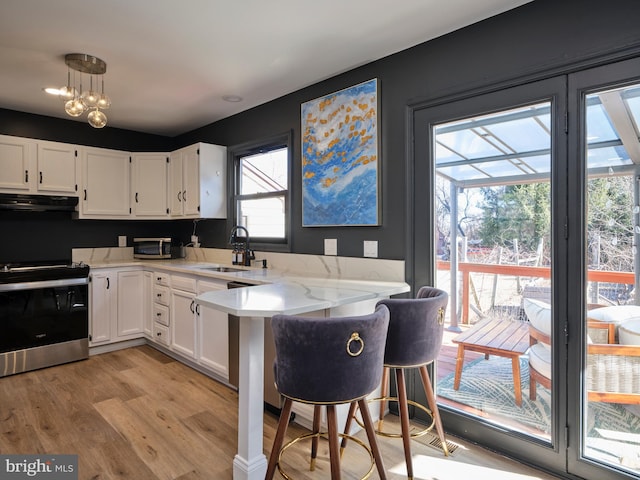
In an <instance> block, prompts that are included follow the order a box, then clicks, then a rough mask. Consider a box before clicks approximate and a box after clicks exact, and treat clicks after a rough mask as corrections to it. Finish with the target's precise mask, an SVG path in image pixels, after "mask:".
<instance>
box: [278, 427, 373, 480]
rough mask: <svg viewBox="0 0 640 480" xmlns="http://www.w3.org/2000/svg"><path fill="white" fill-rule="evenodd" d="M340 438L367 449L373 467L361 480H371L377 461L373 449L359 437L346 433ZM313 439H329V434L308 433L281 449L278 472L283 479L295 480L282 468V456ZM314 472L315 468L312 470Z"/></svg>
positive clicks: (340, 435)
mask: <svg viewBox="0 0 640 480" xmlns="http://www.w3.org/2000/svg"><path fill="white" fill-rule="evenodd" d="M338 436H339V437H340V438H347V439H349V440H353V441H354V442H356V443H357V444H358V445H360V446H361V447H362V448H364V449H365V451H366V452H367V453H368V454H369V459H370V461H371V465H370V466H369V470H368V471H367V473H365V474H364V476H363V477H361V478H360V480H366V479H367V478H369V477H370V476H371V474H372V473H373V469H374V467H375V464H376V462H375V459H374V458H373V452H372V451H371V448H369V446H367V444H365V443H364V442H363V441H362V440H360V439H359V438H357V437H354V436H353V435H347V434H344V433H339V434H338ZM313 437H318V438H319V437H323V438H328V437H327V433H326V432H319V433H306V434H304V435H300V436H299V437H296V438H294V439H293V440H291V441H289V442H287V443H286V444H285V445H284V446H283V447H282V448H281V449H280V453H279V454H278V463H277V467H278V472H280V475H282V477H283V478H285V479H286V480H293V478H292V477H291V476H289V474H287V473H286V472H285V471H284V469H283V468H282V467H281V466H280V463H281V460H282V456H283V455H284V452H285V451H286V450H287V449H288V448H289V447H292V446H293V445H295V444H296V443H298V442H301V441H303V440H308V439H310V438H313ZM312 470H313V468H312Z"/></svg>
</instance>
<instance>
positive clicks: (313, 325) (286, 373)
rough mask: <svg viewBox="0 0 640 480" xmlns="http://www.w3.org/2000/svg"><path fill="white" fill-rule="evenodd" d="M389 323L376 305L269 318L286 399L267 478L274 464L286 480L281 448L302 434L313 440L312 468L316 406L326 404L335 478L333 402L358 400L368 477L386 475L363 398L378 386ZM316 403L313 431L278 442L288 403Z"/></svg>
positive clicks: (280, 388) (284, 426)
mask: <svg viewBox="0 0 640 480" xmlns="http://www.w3.org/2000/svg"><path fill="white" fill-rule="evenodd" d="M388 326H389V310H388V309H387V307H385V306H384V305H378V306H377V307H376V309H375V312H373V313H372V314H369V315H362V316H351V317H340V318H318V317H302V316H291V315H275V316H274V317H273V318H272V320H271V327H272V330H273V338H274V341H275V347H276V359H275V361H274V375H275V383H276V387H277V389H278V392H280V394H281V395H282V396H283V397H284V405H283V407H282V412H281V414H280V421H279V422H278V429H277V431H276V435H275V438H274V441H273V447H272V449H271V455H270V457H269V464H268V467H267V474H266V476H265V479H266V480H271V479H272V478H273V475H274V473H275V470H276V467H277V468H278V470H279V472H280V474H281V475H282V476H283V477H285V478H291V477H289V476H288V474H286V473H285V472H284V470H283V469H282V467H281V465H280V463H281V462H280V460H281V458H282V454H283V453H284V451H285V450H286V449H287V448H288V447H289V446H291V445H292V444H294V443H295V442H297V441H298V440H301V439H303V438H311V439H312V444H311V462H310V469H311V470H314V468H315V459H316V454H317V447H318V438H319V436H320V435H324V434H321V433H320V407H321V406H322V405H324V406H326V409H327V426H328V437H329V456H330V464H331V478H332V480H339V479H340V476H341V473H340V448H339V443H338V437H339V436H343V438H344V435H340V434H338V426H337V418H336V408H335V407H336V405H339V404H347V403H348V404H357V405H358V406H359V408H360V411H361V413H362V417H363V422H364V425H365V430H366V433H367V437H368V440H369V447H367V446H366V445H365V444H364V443H363V442H361V441H359V440H358V439H356V438H354V437H350V438H352V439H353V440H355V441H356V442H357V443H358V444H359V445H360V446H362V447H364V448H365V449H366V450H367V451H368V453H369V455H370V457H371V467H370V469H369V472H367V474H365V476H364V477H362V478H367V477H368V476H369V475H370V474H371V472H372V471H373V468H374V464H375V466H376V467H377V470H378V474H379V476H380V478H381V479H386V474H385V470H384V464H383V462H382V457H381V455H380V451H379V449H378V445H377V443H376V434H375V430H374V426H373V421H372V420H371V415H370V414H369V408H368V404H367V401H366V400H365V397H367V395H369V394H371V392H373V391H375V390H376V388H377V387H378V386H379V385H380V377H381V376H382V370H383V359H384V348H385V343H386V338H387V328H388ZM294 401H296V402H302V403H306V404H311V405H314V419H313V431H312V432H311V433H310V434H306V435H302V436H301V437H298V438H296V439H294V440H292V441H290V442H288V443H287V444H286V445H285V446H284V447H283V446H282V444H283V441H284V437H285V434H286V431H287V425H288V423H289V416H290V414H291V406H292V403H293V402H294Z"/></svg>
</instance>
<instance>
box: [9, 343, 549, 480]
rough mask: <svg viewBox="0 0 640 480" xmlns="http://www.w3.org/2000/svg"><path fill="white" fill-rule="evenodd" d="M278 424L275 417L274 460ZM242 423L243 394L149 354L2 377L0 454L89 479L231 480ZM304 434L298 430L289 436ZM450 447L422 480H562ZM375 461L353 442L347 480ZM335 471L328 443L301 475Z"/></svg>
mask: <svg viewBox="0 0 640 480" xmlns="http://www.w3.org/2000/svg"><path fill="white" fill-rule="evenodd" d="M395 418H396V417H394V416H392V415H390V416H388V417H387V419H386V420H385V421H386V422H387V423H389V424H392V423H393V422H394V421H395ZM276 422H277V419H276V418H275V416H273V415H271V414H270V413H265V433H264V445H265V453H266V454H267V455H268V453H269V451H270V449H271V443H272V441H273V435H274V431H275V426H276ZM236 425H237V394H236V392H234V391H233V390H231V389H229V388H227V387H225V386H223V385H221V384H220V383H218V382H216V381H214V380H212V379H210V378H208V377H206V376H204V375H202V374H200V373H198V372H196V371H194V370H193V369H191V368H189V367H186V366H184V365H182V364H180V363H179V362H176V361H175V360H173V359H171V358H169V357H167V356H166V355H164V354H162V353H160V352H158V351H156V350H154V349H153V348H151V347H149V346H142V347H135V348H129V349H126V350H120V351H117V352H112V353H105V354H102V355H96V356H93V357H91V358H90V359H88V360H84V361H80V362H75V363H71V364H67V365H60V366H56V367H51V368H46V369H42V370H38V371H34V372H28V373H23V374H19V375H13V376H10V377H3V378H0V452H1V453H3V454H11V453H18V454H37V453H49V454H77V455H78V462H79V468H78V470H79V478H80V479H93V480H98V479H100V480H104V479H136V480H145V479H167V480H174V479H175V480H178V479H179V480H195V479H215V480H219V479H220V480H226V479H231V478H232V459H233V456H234V454H235V452H236V445H237V440H236V439H237V436H236ZM300 433H304V430H303V429H302V428H301V427H299V426H297V425H296V424H292V426H291V427H290V428H289V432H288V435H287V437H288V438H292V437H293V436H295V435H299V434H300ZM358 436H359V437H360V438H361V439H362V440H365V442H366V436H364V435H362V432H361V433H360V434H358ZM422 438H423V439H424V438H428V437H422ZM449 440H450V441H453V442H454V443H456V444H458V445H459V447H458V448H457V450H456V452H455V453H454V455H453V456H451V457H449V458H444V457H443V455H442V453H440V452H439V451H438V450H436V449H435V448H434V447H432V446H428V445H426V444H425V443H426V440H415V441H413V442H412V448H413V457H414V469H415V478H416V480H418V479H428V480H431V479H438V480H454V479H455V480H458V479H460V478H465V477H467V478H471V477H474V476H475V477H476V478H492V480H501V479H505V480H506V479H509V480H512V479H521V480H524V479H552V478H556V477H552V476H550V475H546V474H544V473H542V472H538V471H535V470H533V469H529V468H527V467H523V466H520V465H518V464H517V463H516V462H514V461H511V460H509V459H506V458H504V457H501V456H499V455H496V454H494V453H491V452H488V451H486V450H484V449H482V448H479V447H477V446H470V445H468V444H466V443H465V442H462V441H460V440H458V439H455V438H452V437H450V438H449ZM379 444H380V447H381V450H382V455H383V458H384V461H385V466H386V469H387V472H388V473H387V476H388V478H389V479H390V480H394V479H401V478H406V471H405V467H404V456H403V452H402V445H401V441H399V440H394V439H387V438H380V439H379ZM307 447H308V445H305V444H304V443H302V442H301V443H300V444H297V445H296V446H295V447H294V448H292V449H291V450H290V453H289V452H288V453H287V459H288V461H289V462H290V463H291V464H292V465H293V468H302V469H304V461H306V460H305V459H306V455H307V452H308V450H307ZM367 461H368V456H366V454H362V453H361V451H360V449H359V448H358V447H357V446H356V445H355V443H351V444H350V445H349V447H348V448H347V450H346V453H345V457H344V459H343V461H342V465H343V478H346V479H353V478H359V477H360V476H361V475H362V474H363V473H364V471H366V469H367V468H368V463H367ZM328 468H329V465H328V448H327V446H326V444H325V443H324V442H323V443H322V444H321V451H320V452H319V456H318V465H317V469H316V471H315V472H308V471H302V472H295V474H294V476H295V478H299V479H316V478H317V479H319V478H325V479H326V478H329V471H328ZM276 476H278V475H276ZM371 478H378V476H377V473H374V474H373V476H372V477H371Z"/></svg>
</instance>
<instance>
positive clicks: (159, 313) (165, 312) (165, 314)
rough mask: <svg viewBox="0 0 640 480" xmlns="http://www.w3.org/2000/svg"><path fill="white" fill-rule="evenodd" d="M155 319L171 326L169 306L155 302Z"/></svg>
mask: <svg viewBox="0 0 640 480" xmlns="http://www.w3.org/2000/svg"><path fill="white" fill-rule="evenodd" d="M153 320H154V321H156V322H157V323H161V324H162V325H165V326H167V327H168V326H169V307H167V306H166V305H161V304H159V303H154V304H153Z"/></svg>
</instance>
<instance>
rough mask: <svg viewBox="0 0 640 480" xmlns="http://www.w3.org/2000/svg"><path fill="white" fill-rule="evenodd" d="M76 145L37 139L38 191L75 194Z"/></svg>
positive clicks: (76, 185) (76, 183)
mask: <svg viewBox="0 0 640 480" xmlns="http://www.w3.org/2000/svg"><path fill="white" fill-rule="evenodd" d="M77 156H78V147H77V146H75V145H69V144H66V143H57V142H42V141H38V175H37V178H36V182H37V190H38V192H39V193H49V192H53V193H67V194H70V195H74V196H76V195H77V189H78V181H77V179H76V159H77Z"/></svg>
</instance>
